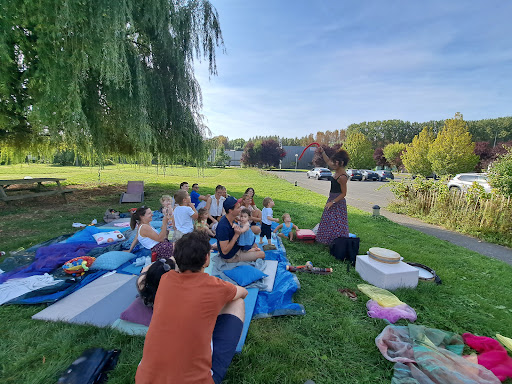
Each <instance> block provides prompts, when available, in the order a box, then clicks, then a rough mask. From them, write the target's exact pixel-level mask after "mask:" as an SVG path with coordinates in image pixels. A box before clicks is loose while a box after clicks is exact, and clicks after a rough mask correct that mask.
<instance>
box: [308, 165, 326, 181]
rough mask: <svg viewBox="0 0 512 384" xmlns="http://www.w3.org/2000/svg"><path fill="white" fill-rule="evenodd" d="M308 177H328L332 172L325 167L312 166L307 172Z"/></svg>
mask: <svg viewBox="0 0 512 384" xmlns="http://www.w3.org/2000/svg"><path fill="white" fill-rule="evenodd" d="M307 175H308V179H309V178H310V177H313V178H315V179H317V180H319V179H322V178H328V177H329V176H332V173H331V171H330V170H329V169H327V168H313V169H312V170H311V171H308V172H307Z"/></svg>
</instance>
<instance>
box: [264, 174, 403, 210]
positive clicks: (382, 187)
mask: <svg viewBox="0 0 512 384" xmlns="http://www.w3.org/2000/svg"><path fill="white" fill-rule="evenodd" d="M272 172H273V173H274V174H276V175H277V176H279V177H281V178H283V179H285V180H287V181H289V182H290V183H295V181H296V182H297V186H299V187H303V188H306V189H309V190H311V191H313V192H317V193H320V194H322V195H324V196H329V188H330V182H329V181H328V180H325V179H321V180H315V179H308V178H307V176H306V173H305V172H289V171H286V172H283V171H281V172H280V171H272ZM401 177H402V176H401V175H397V174H395V180H399V179H400V178H401ZM346 200H347V204H348V205H351V206H353V207H356V208H359V209H361V210H363V211H366V212H371V211H372V207H373V206H374V205H378V206H380V207H381V208H384V207H386V206H387V205H388V204H389V202H390V201H392V200H393V194H392V193H391V191H390V189H389V182H387V181H350V180H349V181H348V185H347V197H346Z"/></svg>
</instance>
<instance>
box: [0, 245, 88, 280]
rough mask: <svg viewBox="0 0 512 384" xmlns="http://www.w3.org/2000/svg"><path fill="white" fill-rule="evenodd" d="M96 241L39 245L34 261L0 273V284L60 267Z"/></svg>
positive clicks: (85, 251) (84, 252) (82, 253)
mask: <svg viewBox="0 0 512 384" xmlns="http://www.w3.org/2000/svg"><path fill="white" fill-rule="evenodd" d="M97 247H98V245H97V244H96V243H69V244H68V243H58V244H52V245H49V246H47V247H41V248H39V249H38V250H37V251H36V259H35V261H34V262H33V263H32V264H30V265H29V266H26V267H20V268H17V269H15V270H13V271H10V272H6V273H2V274H1V275H0V284H2V283H3V282H5V281H7V280H9V279H15V278H22V277H29V276H33V275H43V274H45V273H49V272H51V271H53V270H54V269H56V268H59V267H61V266H62V265H63V264H64V263H65V262H66V261H68V260H71V259H73V258H75V257H80V256H85V255H86V254H87V252H89V251H90V250H91V249H93V248H97Z"/></svg>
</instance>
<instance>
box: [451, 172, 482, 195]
mask: <svg viewBox="0 0 512 384" xmlns="http://www.w3.org/2000/svg"><path fill="white" fill-rule="evenodd" d="M473 183H477V184H479V185H481V186H482V187H484V190H485V192H487V193H489V192H491V186H490V185H489V181H488V179H487V174H486V173H459V174H458V175H455V177H454V178H453V179H451V180H450V181H449V182H448V188H449V189H450V190H459V191H467V190H468V188H469V187H471V186H472V185H473Z"/></svg>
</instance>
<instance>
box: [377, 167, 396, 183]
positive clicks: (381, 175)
mask: <svg viewBox="0 0 512 384" xmlns="http://www.w3.org/2000/svg"><path fill="white" fill-rule="evenodd" d="M375 173H377V175H379V180H380V181H384V180H386V179H391V180H395V175H393V172H391V171H385V170H383V169H381V170H378V171H375Z"/></svg>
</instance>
